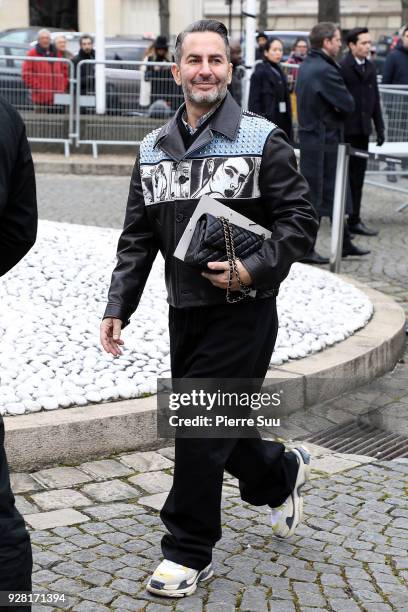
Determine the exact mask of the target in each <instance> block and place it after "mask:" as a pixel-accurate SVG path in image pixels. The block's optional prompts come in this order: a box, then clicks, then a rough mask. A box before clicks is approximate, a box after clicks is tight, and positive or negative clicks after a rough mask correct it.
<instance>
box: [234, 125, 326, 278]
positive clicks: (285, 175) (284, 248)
mask: <svg viewBox="0 0 408 612" xmlns="http://www.w3.org/2000/svg"><path fill="white" fill-rule="evenodd" d="M259 188H260V192H261V199H262V203H263V206H264V209H265V213H266V217H267V219H268V227H269V229H271V230H272V235H271V237H270V238H268V239H267V240H264V242H263V245H262V247H261V249H260V250H259V251H256V252H255V253H254V254H253V255H250V257H247V258H246V259H244V260H242V263H243V265H244V266H245V268H246V269H247V270H248V272H249V273H250V275H251V277H252V286H253V287H254V288H255V289H260V290H268V289H273V288H276V287H277V286H278V285H279V283H280V282H281V281H283V279H284V278H285V277H286V276H287V275H288V273H289V270H290V267H291V265H292V263H294V262H295V261H297V260H299V259H302V257H304V255H305V254H306V253H307V252H308V251H309V250H310V248H311V247H312V245H313V244H314V241H315V238H316V235H317V230H318V227H319V225H318V221H317V216H316V213H315V210H314V208H313V206H312V204H311V203H310V194H309V187H308V184H307V182H306V180H305V179H304V178H303V176H302V175H301V174H300V173H299V172H298V169H297V163H296V157H295V153H294V151H293V149H292V147H291V146H290V145H289V144H288V142H287V138H286V135H285V134H284V132H283V131H282V130H279V129H276V130H274V131H273V132H272V133H271V134H270V135H269V137H268V139H267V141H266V143H265V147H264V150H263V155H262V163H261V168H260V175H259Z"/></svg>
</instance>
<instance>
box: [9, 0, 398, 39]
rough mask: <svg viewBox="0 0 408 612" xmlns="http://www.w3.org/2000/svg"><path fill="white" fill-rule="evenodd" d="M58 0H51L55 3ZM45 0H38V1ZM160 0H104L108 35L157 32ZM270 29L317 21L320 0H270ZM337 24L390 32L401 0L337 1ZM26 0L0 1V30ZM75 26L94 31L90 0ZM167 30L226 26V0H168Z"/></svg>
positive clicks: (236, 2)
mask: <svg viewBox="0 0 408 612" xmlns="http://www.w3.org/2000/svg"><path fill="white" fill-rule="evenodd" d="M57 1H58V0H54V4H55V3H56V2H57ZM43 2H44V0H42V3H43ZM158 4H159V3H158V0H105V15H106V34H107V35H115V34H122V35H133V36H136V35H137V36H143V35H145V34H147V33H148V34H153V35H157V34H158V33H159V9H158ZM268 4H269V6H268V29H271V30H272V29H279V30H283V29H285V30H286V29H288V30H309V29H310V28H311V27H312V26H313V24H314V23H316V20H317V7H318V0H269V3H268ZM340 5H341V26H342V27H343V28H345V29H350V28H352V27H355V26H357V25H359V26H367V27H369V28H370V30H371V32H372V34H373V38H374V39H375V38H377V37H378V36H379V35H380V34H391V33H393V32H394V31H395V30H397V29H398V28H399V27H400V26H401V1H400V0H341V2H340ZM29 6H30V1H29V0H0V29H4V28H12V27H26V26H28V25H29V23H30V10H29ZM75 7H76V8H75V10H76V11H77V21H78V25H79V30H80V31H82V32H93V31H94V30H95V19H94V1H93V0H77V2H75ZM243 8H245V0H232V22H231V23H232V28H231V33H232V35H233V36H236V35H237V34H239V32H240V30H241V27H242V25H243V17H242V9H243ZM169 9H170V32H171V34H172V35H175V34H177V32H179V31H180V30H182V29H183V27H185V25H186V24H188V23H191V22H192V21H195V20H196V19H199V18H201V17H207V18H211V17H212V18H215V19H220V20H222V21H224V23H226V24H227V25H228V21H229V15H228V10H229V9H228V5H227V4H226V2H225V0H169Z"/></svg>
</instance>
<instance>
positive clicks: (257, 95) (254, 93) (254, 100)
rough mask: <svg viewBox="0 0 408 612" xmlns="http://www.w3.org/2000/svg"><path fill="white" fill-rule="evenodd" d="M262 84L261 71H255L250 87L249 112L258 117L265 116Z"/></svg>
mask: <svg viewBox="0 0 408 612" xmlns="http://www.w3.org/2000/svg"><path fill="white" fill-rule="evenodd" d="M261 83H262V77H261V71H260V70H254V72H253V73H252V75H251V84H250V87H249V98H248V110H249V111H251V113H256V114H257V115H262V114H263V105H262V87H261ZM268 103H269V101H268Z"/></svg>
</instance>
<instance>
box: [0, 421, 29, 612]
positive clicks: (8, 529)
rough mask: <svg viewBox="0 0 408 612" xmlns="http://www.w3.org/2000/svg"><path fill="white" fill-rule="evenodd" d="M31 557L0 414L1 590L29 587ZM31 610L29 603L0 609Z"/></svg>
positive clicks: (21, 589)
mask: <svg viewBox="0 0 408 612" xmlns="http://www.w3.org/2000/svg"><path fill="white" fill-rule="evenodd" d="M32 566H33V560H32V553H31V543H30V536H29V535H28V532H27V529H26V527H25V523H24V520H23V517H22V516H21V514H20V513H19V512H18V510H17V509H16V507H15V505H14V496H13V493H12V492H11V488H10V478H9V470H8V465H7V458H6V453H5V450H4V423H3V419H2V417H1V416H0V591H31V572H32ZM5 609H7V610H16V611H17V612H18V611H19V610H31V606H21V607H13V608H9V607H8V608H4V607H1V606H0V610H5Z"/></svg>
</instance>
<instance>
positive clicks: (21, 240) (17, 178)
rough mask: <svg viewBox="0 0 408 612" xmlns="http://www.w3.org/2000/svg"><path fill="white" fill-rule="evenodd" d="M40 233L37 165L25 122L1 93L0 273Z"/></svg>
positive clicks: (9, 265) (17, 257)
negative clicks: (38, 231) (36, 183)
mask: <svg viewBox="0 0 408 612" xmlns="http://www.w3.org/2000/svg"><path fill="white" fill-rule="evenodd" d="M36 235H37V198H36V191H35V176H34V165H33V160H32V157H31V151H30V147H29V144H28V141H27V136H26V131H25V126H24V123H23V120H22V119H21V117H20V115H19V114H18V112H17V111H16V110H15V109H14V108H13V106H11V104H9V103H8V102H7V101H6V100H5V99H4V98H1V97H0V276H3V274H6V272H8V271H9V270H11V269H12V268H13V267H14V266H15V265H16V264H17V263H18V262H19V261H20V259H22V258H23V257H24V255H26V253H28V251H29V250H30V249H31V247H32V246H33V244H34V243H35V239H36Z"/></svg>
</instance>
